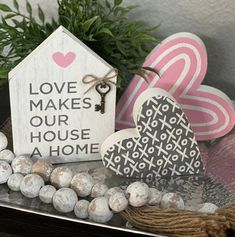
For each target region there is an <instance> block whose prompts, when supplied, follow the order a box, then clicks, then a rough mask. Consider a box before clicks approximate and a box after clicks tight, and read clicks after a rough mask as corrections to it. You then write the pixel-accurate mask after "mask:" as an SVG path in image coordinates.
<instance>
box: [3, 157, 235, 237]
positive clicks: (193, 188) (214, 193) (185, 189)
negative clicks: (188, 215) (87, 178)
mask: <svg viewBox="0 0 235 237" xmlns="http://www.w3.org/2000/svg"><path fill="white" fill-rule="evenodd" d="M57 166H58V165H57ZM61 166H67V167H69V168H70V169H71V170H72V171H73V172H74V174H75V173H77V172H81V171H87V172H89V173H90V174H91V175H92V176H93V178H94V179H95V181H97V182H98V181H104V183H106V184H107V185H108V186H109V187H110V188H111V187H114V186H121V187H122V188H125V187H126V186H127V185H128V184H130V183H131V182H133V181H134V180H131V179H125V178H121V177H117V176H116V175H114V174H112V173H111V172H110V171H108V170H106V169H105V168H104V167H103V166H102V162H101V161H90V162H81V163H71V164H66V165H61ZM143 181H144V182H146V183H148V185H149V186H150V187H156V188H158V189H159V190H161V191H163V192H165V191H166V192H178V193H180V194H181V195H182V197H183V199H184V201H185V203H186V205H188V206H189V205H190V206H194V205H197V204H200V203H203V202H212V203H214V204H216V205H218V206H223V205H224V204H226V203H229V202H231V201H234V200H235V192H233V191H229V190H228V189H227V188H225V187H224V185H222V184H220V183H217V182H215V181H214V180H213V179H211V178H208V177H202V176H187V177H176V178H169V179H167V178H164V179H160V178H157V179H155V180H143ZM0 206H1V207H6V208H10V209H15V210H19V211H23V212H28V213H33V214H35V215H41V216H47V217H53V218H57V219H62V220H66V221H70V222H77V223H80V224H84V225H92V226H98V227H103V228H108V229H115V230H120V231H125V232H131V233H134V234H136V235H146V236H159V237H160V235H154V234H152V233H147V232H143V231H139V230H137V229H134V228H127V227H126V223H125V221H124V220H123V219H122V218H121V217H120V215H119V214H115V215H114V217H113V218H112V220H111V221H110V222H109V223H107V224H99V223H94V222H91V221H89V220H80V219H77V218H76V216H75V215H74V214H73V213H69V214H60V213H58V212H57V211H56V210H55V209H54V208H53V206H52V205H49V204H44V203H42V202H41V201H40V200H39V198H34V199H28V198H26V197H24V196H23V195H22V194H21V193H20V192H13V191H11V190H9V189H8V187H7V185H6V184H4V185H0Z"/></svg>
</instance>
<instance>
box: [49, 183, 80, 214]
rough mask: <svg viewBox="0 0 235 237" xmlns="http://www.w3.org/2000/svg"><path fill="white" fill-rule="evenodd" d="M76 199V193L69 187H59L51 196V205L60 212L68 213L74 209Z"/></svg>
mask: <svg viewBox="0 0 235 237" xmlns="http://www.w3.org/2000/svg"><path fill="white" fill-rule="evenodd" d="M77 201H78V197H77V194H76V193H75V191H74V190H72V189H71V188H61V189H59V190H57V191H56V193H55V194H54V196H53V201H52V202H53V206H54V208H55V209H56V210H57V211H58V212H61V213H68V212H71V211H73V210H74V207H75V205H76V203H77Z"/></svg>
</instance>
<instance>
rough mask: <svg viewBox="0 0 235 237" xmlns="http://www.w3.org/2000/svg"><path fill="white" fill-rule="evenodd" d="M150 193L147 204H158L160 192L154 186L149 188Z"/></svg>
mask: <svg viewBox="0 0 235 237" xmlns="http://www.w3.org/2000/svg"><path fill="white" fill-rule="evenodd" d="M149 191H150V195H149V201H148V204H149V205H151V206H158V205H159V204H160V202H161V200H162V192H160V191H159V190H157V189H156V188H150V189H149Z"/></svg>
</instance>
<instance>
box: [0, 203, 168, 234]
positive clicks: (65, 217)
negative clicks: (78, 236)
mask: <svg viewBox="0 0 235 237" xmlns="http://www.w3.org/2000/svg"><path fill="white" fill-rule="evenodd" d="M0 207H3V208H8V209H13V210H17V211H21V212H26V213H30V214H35V215H40V216H46V217H51V218H55V219H60V220H65V221H70V222H74V223H79V224H85V225H88V226H97V227H101V228H107V229H111V230H117V231H124V232H127V233H132V234H137V235H145V236H154V237H167V236H166V235H157V234H154V233H151V232H146V231H141V230H137V229H128V228H123V227H118V226H113V225H107V224H102V223H96V222H91V221H89V220H81V219H76V218H72V217H67V216H63V215H60V214H52V213H48V212H44V211H36V210H32V209H28V208H26V207H22V206H21V205H18V204H13V205H12V204H9V203H8V202H6V201H2V200H0Z"/></svg>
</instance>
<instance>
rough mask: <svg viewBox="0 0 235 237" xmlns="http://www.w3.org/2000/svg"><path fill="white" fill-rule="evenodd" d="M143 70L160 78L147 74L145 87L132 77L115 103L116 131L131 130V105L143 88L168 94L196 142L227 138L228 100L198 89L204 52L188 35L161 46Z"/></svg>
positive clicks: (234, 116)
mask: <svg viewBox="0 0 235 237" xmlns="http://www.w3.org/2000/svg"><path fill="white" fill-rule="evenodd" d="M143 66H146V67H153V68H155V69H156V70H157V71H158V72H159V74H160V75H161V77H159V76H158V75H156V74H155V73H153V72H150V73H149V74H148V82H149V83H147V82H146V81H145V80H144V79H143V78H141V77H140V76H138V75H136V76H135V77H134V78H133V79H132V81H131V83H130V85H129V87H128V88H127V89H126V91H125V92H124V94H123V96H122V97H121V99H120V100H119V102H118V104H117V109H116V129H124V128H128V127H134V122H133V118H132V111H133V105H134V103H135V101H136V99H137V98H138V96H139V95H140V94H141V93H142V92H143V91H144V90H146V89H147V88H151V87H158V88H162V89H164V90H166V91H168V92H169V93H170V94H171V95H172V96H173V97H174V98H175V99H176V100H177V102H178V103H179V104H180V105H181V107H182V109H183V111H184V112H185V114H186V115H187V117H188V120H189V122H190V124H191V126H192V129H193V131H194V133H195V136H196V139H197V140H210V139H214V138H218V137H221V136H223V135H225V134H227V133H228V132H229V131H230V130H231V129H232V128H233V126H234V124H235V113H234V110H233V106H232V104H231V101H230V100H229V98H228V97H227V96H226V95H225V94H224V93H223V92H221V91H219V90H218V89H215V88H213V87H209V86H205V85H201V83H202V81H203V79H204V77H205V74H206V71H207V53H206V48H205V45H204V44H203V42H202V41H201V39H200V38H198V37H197V36H196V35H194V34H191V33H178V34H175V35H172V36H170V37H168V38H167V39H165V40H164V41H163V42H161V43H160V44H159V45H158V46H157V47H155V48H154V49H153V51H152V52H151V53H150V54H149V56H148V57H147V59H146V61H145V63H144V64H143Z"/></svg>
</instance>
